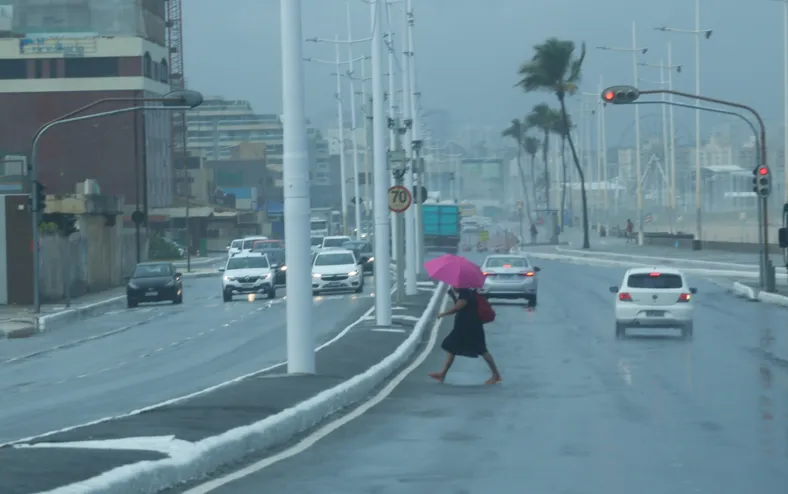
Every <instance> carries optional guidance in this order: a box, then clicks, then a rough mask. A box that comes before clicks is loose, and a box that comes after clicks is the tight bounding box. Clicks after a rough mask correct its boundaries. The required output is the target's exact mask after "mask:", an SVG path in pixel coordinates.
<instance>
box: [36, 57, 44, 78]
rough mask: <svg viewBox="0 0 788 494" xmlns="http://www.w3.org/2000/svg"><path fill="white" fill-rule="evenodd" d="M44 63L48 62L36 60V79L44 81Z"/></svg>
mask: <svg viewBox="0 0 788 494" xmlns="http://www.w3.org/2000/svg"><path fill="white" fill-rule="evenodd" d="M44 63H46V60H41V59H39V60H35V64H36V79H43V78H44Z"/></svg>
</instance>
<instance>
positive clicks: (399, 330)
mask: <svg viewBox="0 0 788 494" xmlns="http://www.w3.org/2000/svg"><path fill="white" fill-rule="evenodd" d="M370 331H375V332H377V333H407V331H405V330H404V329H396V328H372V329H370Z"/></svg>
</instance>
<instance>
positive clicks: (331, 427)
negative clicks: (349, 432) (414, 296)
mask: <svg viewBox="0 0 788 494" xmlns="http://www.w3.org/2000/svg"><path fill="white" fill-rule="evenodd" d="M448 300H449V299H448V297H445V298H444V299H443V303H442V304H441V308H440V312H443V311H444V310H445V309H446V305H447V302H448ZM442 321H443V320H442V319H437V320H436V321H435V323H434V324H433V325H432V329H431V332H430V339H429V341H428V342H427V346H426V347H425V348H424V350H422V352H421V353H420V354H419V355H418V356H417V357H416V359H415V360H414V361H413V362H412V363H411V364H410V365H409V366H408V367H406V368H405V369H404V370H403V371H402V372H400V373H399V374H398V375H397V376H395V377H394V378H393V379H392V380H391V381H390V382H389V383H388V384H387V385H386V387H384V388H383V389H382V390H381V391H380V392H379V393H378V394H377V395H375V396H374V397H372V398H371V399H370V400H369V401H367V402H364V403H362V404H361V405H359V406H358V407H357V408H355V409H354V410H353V411H351V412H350V413H348V414H347V415H344V416H342V417H340V418H338V419H337V420H334V421H333V422H329V423H328V424H326V425H324V426H323V427H321V428H319V429H318V430H316V431H314V432H312V433H311V434H309V435H308V436H307V437H305V438H304V439H302V440H301V441H299V442H298V443H296V444H295V445H293V446H291V447H290V448H288V449H286V450H284V451H282V452H280V453H277V454H275V455H273V456H269V457H268V458H265V459H263V460H260V461H258V462H256V463H253V464H252V465H249V466H247V467H245V468H242V469H241V470H237V471H235V472H233V473H231V474H229V475H226V476H224V477H221V478H218V479H214V480H211V481H209V482H206V483H204V484H202V485H199V486H197V487H194V488H192V489H189V490H188V491H186V492H184V493H183V494H208V493H209V492H212V491H214V490H216V489H218V488H220V487H222V486H225V485H227V484H230V483H232V482H235V481H236V480H238V479H242V478H244V477H247V476H249V475H252V474H255V473H257V472H259V471H261V470H264V469H266V468H268V467H270V466H271V465H274V464H276V463H279V462H280V461H282V460H286V459H288V458H292V457H293V456H296V455H298V454H299V453H303V452H304V451H306V450H307V449H309V448H311V447H312V446H314V445H315V444H317V442H318V441H320V440H321V439H323V438H324V437H326V436H328V435H329V434H331V433H332V432H334V431H335V430H337V429H339V428H340V427H342V426H343V425H345V424H347V423H348V422H350V421H352V420H355V419H357V418H358V417H360V416H362V415H364V414H365V413H367V412H368V411H369V410H371V409H372V408H373V407H374V406H375V405H377V404H378V403H380V402H382V401H383V400H385V399H386V398H387V397H388V396H389V395H390V394H391V393H393V392H394V390H395V389H396V388H397V386H399V385H400V384H401V383H402V381H404V380H405V379H406V378H407V377H408V376H409V375H410V374H412V373H413V371H414V370H416V369H417V368H418V367H419V366H420V365H421V364H423V363H424V361H425V360H427V357H428V356H429V354H430V353H431V352H432V350H433V348H435V343H436V342H437V340H438V329H439V328H440V325H441V322H442Z"/></svg>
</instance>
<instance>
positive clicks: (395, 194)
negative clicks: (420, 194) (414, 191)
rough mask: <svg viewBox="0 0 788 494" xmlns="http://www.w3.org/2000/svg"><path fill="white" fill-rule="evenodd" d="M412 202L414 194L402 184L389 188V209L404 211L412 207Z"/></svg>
mask: <svg viewBox="0 0 788 494" xmlns="http://www.w3.org/2000/svg"><path fill="white" fill-rule="evenodd" d="M412 202H413V196H411V195H410V191H409V190H408V189H406V188H405V187H403V186H402V185H395V186H393V187H391V188H390V189H389V211H392V212H394V213H402V212H404V211H406V210H407V209H408V208H409V207H410V205H411V203H412Z"/></svg>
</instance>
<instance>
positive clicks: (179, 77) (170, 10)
mask: <svg viewBox="0 0 788 494" xmlns="http://www.w3.org/2000/svg"><path fill="white" fill-rule="evenodd" d="M182 13H183V10H182V9H181V0H167V48H168V49H169V58H170V60H169V64H170V87H171V89H172V90H173V91H176V90H178V89H186V81H185V78H184V75H183V17H182ZM170 126H171V136H170V138H171V139H172V143H171V147H170V149H171V150H172V153H171V156H172V161H173V168H174V169H175V174H174V175H175V179H176V180H175V196H176V198H177V197H179V196H180V197H185V198H186V199H187V206H186V207H187V208H188V196H189V194H188V185H186V188H185V189H184V184H188V179H187V171H186V156H187V155H186V112H185V111H179V112H172V116H171V120H170Z"/></svg>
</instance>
